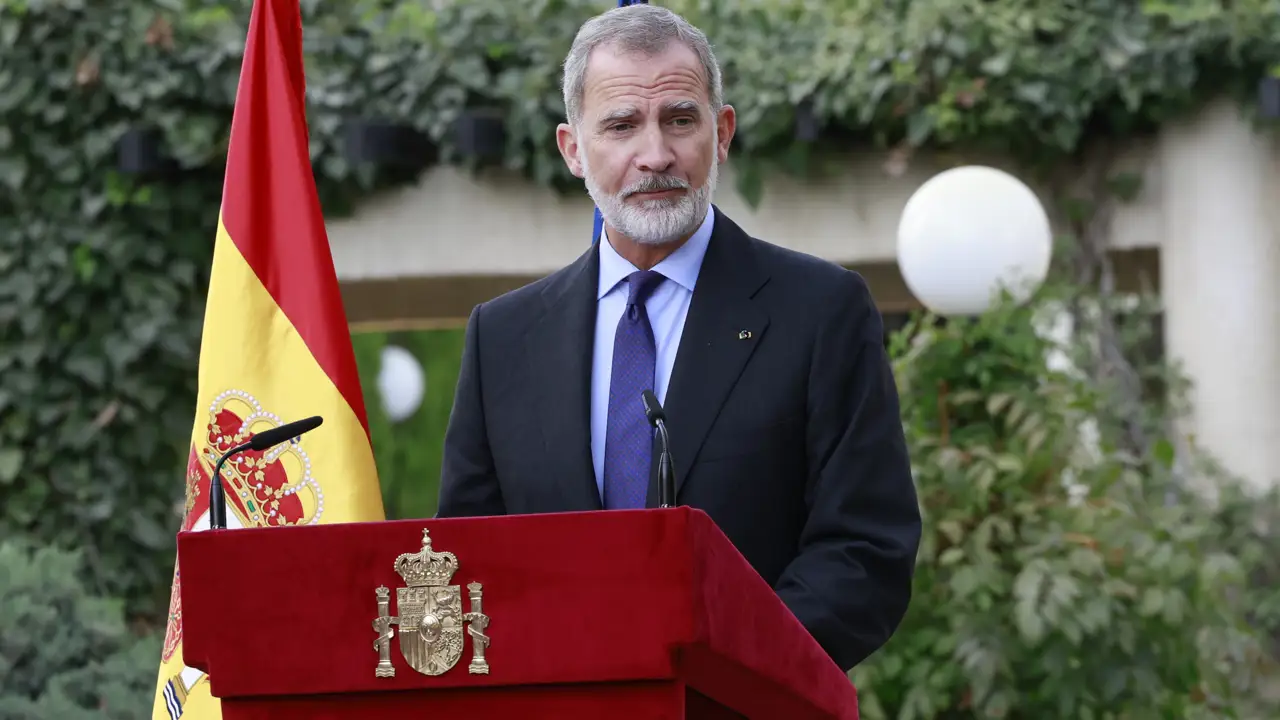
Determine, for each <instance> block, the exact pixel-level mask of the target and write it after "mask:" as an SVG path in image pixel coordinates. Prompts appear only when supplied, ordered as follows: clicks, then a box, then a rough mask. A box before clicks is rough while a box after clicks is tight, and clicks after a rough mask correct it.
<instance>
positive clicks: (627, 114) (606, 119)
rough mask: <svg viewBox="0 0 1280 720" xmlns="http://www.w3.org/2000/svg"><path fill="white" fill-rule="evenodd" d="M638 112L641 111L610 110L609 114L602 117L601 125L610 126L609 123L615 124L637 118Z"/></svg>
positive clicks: (628, 108) (630, 108)
mask: <svg viewBox="0 0 1280 720" xmlns="http://www.w3.org/2000/svg"><path fill="white" fill-rule="evenodd" d="M638 112H639V110H637V109H636V108H634V107H620V108H617V109H614V110H610V111H609V112H607V113H605V114H604V115H602V116H600V124H601V125H608V124H609V123H611V122H615V121H618V120H626V119H627V118H631V117H635V116H636V114H637V113H638Z"/></svg>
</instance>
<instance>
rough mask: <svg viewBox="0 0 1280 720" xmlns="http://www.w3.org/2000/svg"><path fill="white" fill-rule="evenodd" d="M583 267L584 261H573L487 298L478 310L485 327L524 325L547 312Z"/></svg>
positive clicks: (516, 326)
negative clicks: (547, 273)
mask: <svg viewBox="0 0 1280 720" xmlns="http://www.w3.org/2000/svg"><path fill="white" fill-rule="evenodd" d="M584 270H585V268H584V267H583V263H582V262H581V261H578V262H574V263H573V264H571V265H568V266H565V267H562V268H560V269H559V270H556V271H555V272H552V273H551V274H550V275H546V276H544V277H541V278H539V279H537V280H534V281H533V282H530V283H527V284H525V285H522V286H520V287H518V288H515V289H514V290H508V291H507V292H505V293H503V294H501V295H498V296H497V297H494V298H492V299H490V300H486V301H484V302H483V303H481V304H480V305H479V307H478V308H477V312H478V313H480V314H482V315H483V319H484V324H485V326H486V329H489V328H507V329H515V328H521V327H524V326H526V325H528V324H529V323H530V322H531V321H532V320H534V319H535V318H537V317H539V316H541V315H542V313H544V312H546V308H547V307H548V305H550V304H552V303H553V302H554V301H555V299H556V297H557V296H558V295H559V294H560V293H562V292H565V290H566V289H567V286H568V285H570V284H571V283H572V282H573V281H574V279H575V278H576V277H577V276H578V274H579V273H581V272H583V271H584Z"/></svg>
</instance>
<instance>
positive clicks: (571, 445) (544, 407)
mask: <svg viewBox="0 0 1280 720" xmlns="http://www.w3.org/2000/svg"><path fill="white" fill-rule="evenodd" d="M599 267H600V260H599V255H598V254H597V248H595V247H592V249H591V250H589V251H587V252H586V253H585V254H584V255H583V256H582V257H580V258H579V259H578V260H577V261H576V262H575V263H574V264H573V265H571V266H570V267H569V268H567V272H565V273H564V274H563V275H562V276H561V277H560V279H559V280H558V281H557V282H554V283H551V284H549V285H548V286H547V288H546V289H545V290H544V291H543V293H542V300H543V303H544V305H545V308H544V312H543V315H542V318H541V319H540V320H539V321H538V322H537V323H535V324H534V325H533V327H531V328H530V330H529V333H528V335H527V336H525V352H526V353H527V354H526V356H525V357H526V358H527V367H528V368H529V380H528V382H529V383H530V384H532V385H533V386H534V387H533V393H534V396H535V397H536V398H537V399H538V402H539V406H538V407H539V410H538V412H539V413H540V414H541V415H542V417H543V418H545V419H546V420H545V421H544V422H540V423H539V427H540V428H541V433H542V443H543V452H544V454H545V457H546V458H547V461H548V462H547V465H546V467H547V468H548V471H549V472H550V473H551V477H549V478H547V481H548V482H557V483H559V484H560V485H561V490H562V492H563V493H564V497H565V501H566V507H565V508H564V509H565V510H600V509H601V503H600V495H599V491H598V490H597V489H596V480H595V469H594V466H593V465H592V462H591V354H592V347H593V337H594V336H595V320H596V283H597V281H598V276H599Z"/></svg>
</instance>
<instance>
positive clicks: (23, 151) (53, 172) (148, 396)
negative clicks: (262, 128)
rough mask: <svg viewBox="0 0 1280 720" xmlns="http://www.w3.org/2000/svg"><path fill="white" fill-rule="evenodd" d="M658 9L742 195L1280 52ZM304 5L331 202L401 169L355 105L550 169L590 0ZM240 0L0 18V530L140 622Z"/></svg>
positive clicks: (978, 15) (1015, 5) (1212, 21)
mask: <svg viewBox="0 0 1280 720" xmlns="http://www.w3.org/2000/svg"><path fill="white" fill-rule="evenodd" d="M664 4H667V5H669V6H670V7H672V8H673V9H676V10H678V11H681V12H683V13H685V14H686V15H687V17H689V19H690V20H692V21H693V22H695V23H697V24H699V25H700V26H701V27H703V28H704V29H706V30H707V32H708V33H709V34H710V35H711V37H712V38H713V39H714V41H715V42H716V44H717V46H718V48H719V53H720V58H721V61H722V63H723V64H724V69H725V79H726V88H727V95H728V99H729V101H730V102H732V103H733V104H734V105H736V106H737V108H738V111H739V125H740V137H739V142H738V143H737V148H736V149H735V151H734V154H735V158H736V162H737V163H738V165H739V167H740V168H741V169H742V170H744V172H743V173H742V174H741V177H742V178H743V181H742V189H743V190H744V192H745V193H746V194H747V196H748V197H749V198H750V197H758V194H759V192H760V184H759V179H760V178H761V177H762V176H763V173H767V172H776V171H784V170H785V171H793V172H800V173H818V172H822V171H823V170H824V169H828V168H824V167H823V166H822V164H821V162H820V161H821V160H822V159H823V158H825V157H829V156H830V154H829V153H827V152H826V149H828V148H830V147H833V146H836V145H843V146H847V145H850V144H862V145H867V144H875V145H878V146H892V147H898V148H902V149H904V150H907V149H910V148H912V147H918V146H923V145H930V146H934V147H941V148H949V149H951V150H953V151H955V152H957V153H963V152H964V151H966V150H969V149H983V150H990V149H996V150H1000V151H1003V152H1006V153H1010V154H1012V155H1013V156H1014V157H1015V158H1017V159H1019V160H1021V161H1023V162H1024V163H1027V164H1040V165H1045V164H1048V163H1053V164H1055V165H1056V166H1061V164H1062V163H1063V162H1068V163H1069V162H1070V161H1071V160H1072V158H1073V157H1074V156H1075V155H1078V154H1079V152H1080V151H1081V150H1082V148H1083V147H1084V145H1083V144H1084V143H1086V142H1087V141H1091V139H1092V138H1097V137H1106V138H1111V139H1115V138H1123V137H1124V136H1126V135H1128V134H1131V133H1135V132H1142V131H1145V130H1148V129H1150V128H1152V127H1155V126H1157V125H1159V124H1160V123H1161V122H1163V121H1165V120H1166V119H1168V118H1169V117H1172V116H1174V115H1176V114H1178V113H1183V112H1187V111H1190V110H1193V109H1194V108H1196V107H1197V106H1199V104H1200V103H1202V102H1203V101H1204V99H1205V98H1207V97H1209V96H1211V95H1214V94H1218V93H1223V92H1226V93H1235V94H1237V95H1238V96H1239V97H1241V98H1248V97H1250V96H1251V94H1252V93H1253V88H1254V87H1255V86H1256V83H1257V81H1258V79H1259V78H1260V77H1261V76H1262V75H1263V74H1264V72H1265V71H1266V70H1267V69H1268V68H1269V67H1273V66H1275V65H1276V64H1277V61H1278V60H1280V40H1278V38H1280V33H1278V32H1277V30H1280V13H1278V12H1276V4H1277V3H1276V0H1238V1H1237V2H1233V3H1229V4H1227V3H1220V2H1217V1H1216V0H1185V1H1184V2H1180V3H1158V2H1146V3H1133V2H1128V1H1121V0H1084V1H1083V2H1076V3H1064V2H1061V0H1014V1H1011V2H1003V3H989V2H984V1H982V0H934V1H933V2H928V3H923V2H909V1H908V0H832V1H831V2H825V3H803V2H795V1H784V0H762V1H760V2H745V1H743V2H725V1H723V0H719V1H717V0H671V1H670V2H667V3H664ZM302 5H303V10H304V17H305V28H306V44H307V48H308V82H309V99H310V103H311V104H310V108H309V111H310V121H311V129H312V134H313V143H312V145H313V161H314V165H315V168H316V179H317V183H318V186H319V189H320V193H321V198H322V202H323V203H324V206H325V208H326V210H327V211H328V212H329V213H331V214H338V213H343V212H346V211H348V210H349V209H350V208H352V207H354V205H355V204H356V203H358V202H359V200H360V199H361V198H362V197H365V196H367V195H368V193H370V192H374V191H376V190H377V189H378V188H381V187H386V186H389V185H392V184H395V183H398V182H404V181H406V180H409V179H412V177H413V172H414V169H413V168H408V169H404V168H401V169H394V168H381V169H379V168H374V167H370V166H363V165H356V164H353V163H352V162H351V161H350V160H349V159H347V157H346V156H345V155H344V154H343V149H344V146H343V137H344V135H343V133H344V129H345V128H346V127H347V123H348V122H349V121H351V120H357V119H360V118H371V117H377V118H383V119H387V120H390V121H392V122H399V123H406V124H409V125H412V126H414V127H416V128H418V129H420V130H422V131H424V132H425V133H426V134H427V135H428V136H429V137H430V138H431V139H432V141H433V142H434V143H435V145H436V147H437V150H438V153H435V154H436V155H437V156H438V157H439V159H440V161H443V162H462V163H474V162H475V161H476V160H477V158H475V157H469V156H467V155H466V154H465V153H461V152H460V149H462V148H464V146H462V145H459V144H458V143H456V142H455V137H454V135H453V129H454V128H455V126H456V123H457V121H458V119H459V117H460V116H461V115H462V114H463V113H464V111H467V110H486V111H489V112H490V113H492V114H495V115H496V116H497V117H499V118H502V119H503V120H505V139H506V143H505V154H504V157H502V158H501V162H503V163H504V164H505V165H506V166H507V167H509V168H511V169H513V170H516V171H519V172H523V173H525V174H526V175H527V176H528V177H529V178H530V180H531V181H533V182H539V183H546V184H552V185H557V186H562V187H571V186H573V185H574V182H573V181H572V180H571V178H570V177H569V176H568V174H567V173H566V171H565V170H564V168H563V164H562V163H561V161H560V159H559V157H558V156H557V154H556V151H555V149H554V145H553V143H552V140H551V137H552V132H551V131H552V128H553V127H554V125H555V123H556V122H558V121H559V119H560V117H561V114H562V111H563V107H562V103H561V100H560V96H559V90H558V70H559V63H560V62H561V60H562V58H563V55H564V52H565V50H566V49H567V47H568V44H569V42H570V40H571V38H572V36H573V33H574V31H575V30H576V28H577V26H578V25H579V24H580V22H581V21H582V20H583V19H585V18H586V17H587V16H589V15H591V14H593V13H595V12H598V11H601V10H603V9H605V8H606V7H608V6H611V5H612V2H606V1H605V0H540V1H539V2H513V1H512V0H457V2H442V3H437V4H436V6H437V7H438V8H439V9H438V10H434V11H432V10H427V9H425V8H427V4H425V3H422V2H419V1H418V0H401V1H396V0H302ZM248 7H249V4H248V0H224V1H223V2H211V1H209V0H61V1H59V2H52V1H50V0H8V1H7V2H4V3H2V4H0V378H2V379H3V381H2V383H0V507H3V512H2V513H0V536H9V535H13V534H25V535H30V536H33V537H35V538H36V539H38V540H40V541H44V542H54V543H58V544H62V545H67V546H75V547H80V548H83V549H84V551H85V553H86V564H85V567H86V572H87V574H88V577H89V578H90V580H91V583H92V585H93V586H94V589H95V590H97V591H102V592H104V593H107V594H110V595H116V596H124V597H127V598H128V599H129V607H130V608H131V610H132V612H133V613H140V614H144V615H149V614H154V613H157V612H161V611H162V610H163V608H164V606H165V605H164V602H165V598H166V592H165V591H166V589H167V587H168V581H169V573H170V571H171V565H172V556H173V532H174V529H175V527H176V523H177V514H176V509H175V504H176V503H177V501H178V500H179V498H180V494H181V490H182V482H181V478H182V463H183V458H184V445H185V443H186V442H187V436H188V433H189V427H190V424H191V422H192V418H193V412H194V407H193V395H194V380H195V372H196V362H197V358H198V341H199V328H200V324H201V318H202V313H203V311H204V308H203V299H204V291H205V282H206V277H207V272H208V261H209V257H210V254H211V245H212V240H213V228H214V219H215V215H216V212H217V208H218V204H219V198H220V193H221V183H222V168H223V163H224V158H225V151H226V147H225V143H226V136H227V127H228V123H229V121H230V117H231V110H232V100H233V97H234V91H235V86H236V82H237V79H238V70H239V59H240V54H241V51H242V49H243V42H244V36H245V22H246V20H247V18H248ZM138 129H150V130H151V131H153V132H155V133H156V134H157V136H158V137H159V138H161V140H162V141H163V149H164V157H165V158H166V159H167V161H168V165H167V166H166V167H164V168H161V169H159V170H155V169H152V170H149V171H148V172H147V173H145V174H130V173H126V172H122V170H121V169H120V166H119V158H118V154H117V152H118V147H119V144H120V143H121V141H122V139H125V140H127V139H129V138H133V137H137V135H135V134H133V133H134V131H136V130H138ZM366 351H367V348H366V349H362V353H365V352H366ZM437 395H441V393H433V395H431V396H429V398H430V397H435V396H437ZM375 397H376V396H375ZM429 401H430V400H429ZM415 422H417V420H416V419H415ZM424 422H426V421H424ZM431 422H433V423H437V424H438V421H435V420H433V421H431ZM434 426H435V425H432V427H434ZM413 430H414V428H413V426H412V425H407V426H405V427H404V428H403V431H404V432H410V431H413ZM424 431H425V426H424ZM396 432H401V430H400V429H398V430H397V431H396ZM397 445H398V441H396V442H388V443H387V446H386V447H387V448H388V449H386V450H383V451H380V455H379V461H380V463H381V462H387V463H390V464H391V466H393V467H404V468H405V470H404V472H405V475H406V476H412V475H413V474H415V473H428V474H429V473H430V472H431V470H430V467H431V466H432V463H433V462H435V461H434V460H432V459H429V458H426V457H425V456H424V457H422V458H417V459H414V460H410V459H408V458H407V456H402V455H400V454H399V451H398V450H395V449H394V447H396V446H397ZM402 457H403V458H404V459H401V458H402ZM389 474H391V473H389ZM398 477H399V476H398V475H397V478H398ZM400 482H401V481H400V480H399V479H396V480H395V481H393V482H392V483H391V485H390V487H389V492H390V493H392V495H393V497H402V496H401V495H400V493H401V490H399V489H397V485H398V484H399V483H400ZM415 507H421V508H422V509H424V510H425V509H426V506H425V505H422V506H415Z"/></svg>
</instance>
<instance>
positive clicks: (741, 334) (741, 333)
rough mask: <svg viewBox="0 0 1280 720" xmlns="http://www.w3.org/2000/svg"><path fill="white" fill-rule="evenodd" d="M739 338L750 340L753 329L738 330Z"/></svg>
mask: <svg viewBox="0 0 1280 720" xmlns="http://www.w3.org/2000/svg"><path fill="white" fill-rule="evenodd" d="M738 339H739V340H750V339H751V331H750V330H740V331H739V332H738Z"/></svg>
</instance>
